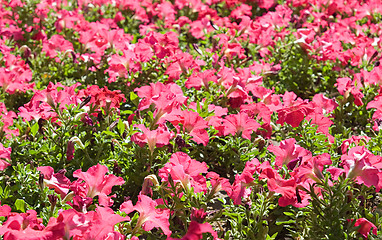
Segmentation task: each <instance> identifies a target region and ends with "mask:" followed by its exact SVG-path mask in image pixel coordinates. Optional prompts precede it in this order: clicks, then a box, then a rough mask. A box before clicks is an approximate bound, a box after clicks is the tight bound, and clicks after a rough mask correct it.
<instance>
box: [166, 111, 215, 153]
mask: <svg viewBox="0 0 382 240" xmlns="http://www.w3.org/2000/svg"><path fill="white" fill-rule="evenodd" d="M165 120H167V121H169V122H171V123H172V124H173V125H174V126H177V125H178V124H182V126H183V130H184V131H185V132H187V133H188V134H189V135H190V136H192V138H191V140H193V141H195V142H196V143H199V144H203V145H204V146H206V145H207V143H208V141H209V137H208V133H207V131H206V128H208V125H207V121H206V120H204V119H203V118H202V117H201V116H199V113H197V112H193V111H187V110H176V111H173V112H172V113H171V114H169V115H167V116H166V117H165Z"/></svg>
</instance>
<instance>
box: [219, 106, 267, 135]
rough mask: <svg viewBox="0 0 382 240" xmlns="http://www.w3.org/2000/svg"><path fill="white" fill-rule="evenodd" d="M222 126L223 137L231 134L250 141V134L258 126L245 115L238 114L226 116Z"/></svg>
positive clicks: (242, 113)
mask: <svg viewBox="0 0 382 240" xmlns="http://www.w3.org/2000/svg"><path fill="white" fill-rule="evenodd" d="M223 126H224V130H223V132H224V135H229V134H232V135H233V136H235V135H236V134H241V135H242V137H243V138H246V139H251V134H252V132H253V131H256V130H257V129H258V128H259V127H260V124H259V123H258V122H256V121H255V120H253V119H252V118H250V117H248V115H247V113H245V112H239V113H238V114H231V115H228V116H227V117H226V118H225V119H224V120H223Z"/></svg>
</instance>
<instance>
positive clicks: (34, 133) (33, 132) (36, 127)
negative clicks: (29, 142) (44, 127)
mask: <svg viewBox="0 0 382 240" xmlns="http://www.w3.org/2000/svg"><path fill="white" fill-rule="evenodd" d="M38 128H39V126H38V122H36V123H35V124H33V126H32V127H31V134H32V136H33V137H34V136H35V135H36V133H37V131H38Z"/></svg>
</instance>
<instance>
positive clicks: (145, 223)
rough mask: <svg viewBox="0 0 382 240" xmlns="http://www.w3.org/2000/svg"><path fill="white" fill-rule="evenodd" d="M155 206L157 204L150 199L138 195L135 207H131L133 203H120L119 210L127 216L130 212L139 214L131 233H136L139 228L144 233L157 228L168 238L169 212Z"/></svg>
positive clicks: (169, 233)
mask: <svg viewBox="0 0 382 240" xmlns="http://www.w3.org/2000/svg"><path fill="white" fill-rule="evenodd" d="M157 206H158V203H157V202H156V201H154V200H152V199H151V198H150V197H148V196H146V195H139V196H138V202H137V204H136V205H135V206H133V203H132V202H131V200H129V201H127V202H124V203H122V205H121V207H120V209H121V211H123V212H125V213H126V214H129V213H131V212H132V211H137V212H139V218H138V222H137V225H136V226H135V228H134V230H133V232H136V231H137V230H138V229H139V228H140V227H142V228H143V230H145V231H150V230H151V229H153V228H154V227H158V228H160V229H162V231H163V233H164V234H165V235H167V236H170V235H171V231H170V228H169V227H170V223H169V216H170V210H169V209H160V208H156V207H157Z"/></svg>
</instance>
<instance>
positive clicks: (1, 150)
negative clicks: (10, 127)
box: [0, 143, 12, 171]
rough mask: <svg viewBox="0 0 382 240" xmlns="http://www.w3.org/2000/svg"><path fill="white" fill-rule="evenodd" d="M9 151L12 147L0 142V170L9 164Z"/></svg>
mask: <svg viewBox="0 0 382 240" xmlns="http://www.w3.org/2000/svg"><path fill="white" fill-rule="evenodd" d="M11 152H12V149H11V148H10V147H9V148H5V147H4V146H3V144H1V143H0V171H3V170H4V169H6V168H7V167H8V166H10V165H11V164H10V163H9V161H10V160H11Z"/></svg>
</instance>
